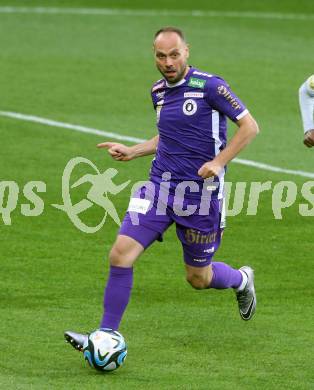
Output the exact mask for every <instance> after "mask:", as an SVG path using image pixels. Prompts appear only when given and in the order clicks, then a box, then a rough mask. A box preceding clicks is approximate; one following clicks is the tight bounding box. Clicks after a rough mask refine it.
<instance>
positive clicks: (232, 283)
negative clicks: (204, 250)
mask: <svg viewBox="0 0 314 390" xmlns="http://www.w3.org/2000/svg"><path fill="white" fill-rule="evenodd" d="M212 269H213V278H212V281H211V283H210V286H209V287H210V288H216V289H219V290H220V289H224V288H230V287H232V288H238V287H239V286H240V285H241V283H242V274H241V272H240V271H239V270H237V269H233V268H231V267H230V266H229V265H228V264H225V263H218V262H213V263H212Z"/></svg>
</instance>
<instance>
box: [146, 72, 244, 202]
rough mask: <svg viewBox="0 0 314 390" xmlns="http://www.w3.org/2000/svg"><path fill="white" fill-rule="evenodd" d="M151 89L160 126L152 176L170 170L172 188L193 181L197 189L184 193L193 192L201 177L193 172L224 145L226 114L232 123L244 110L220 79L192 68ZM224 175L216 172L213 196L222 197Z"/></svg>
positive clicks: (157, 176)
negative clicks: (173, 81) (217, 174)
mask: <svg viewBox="0 0 314 390" xmlns="http://www.w3.org/2000/svg"><path fill="white" fill-rule="evenodd" d="M151 94H152V100H153V105H154V108H155V110H156V113H157V126H158V131H159V143H158V148H157V152H156V156H155V159H154V160H153V162H152V168H151V172H150V177H151V180H152V181H154V182H157V183H160V182H161V181H162V177H161V176H162V174H163V173H164V172H170V173H171V188H175V186H176V184H177V183H178V182H181V181H191V180H193V181H195V182H197V183H198V184H199V187H200V192H199V193H197V192H196V193H190V194H187V196H191V197H198V196H200V195H201V191H202V186H203V182H204V180H203V179H202V178H201V177H200V176H198V174H197V172H198V170H199V169H200V167H201V166H202V165H203V164H204V163H205V162H207V161H211V160H213V159H214V158H215V156H217V154H219V153H220V151H221V150H223V149H224V148H225V146H226V142H227V117H228V118H230V119H231V120H232V121H235V122H236V121H237V120H239V119H241V118H242V117H243V116H244V115H246V114H247V113H248V111H247V109H246V108H245V106H244V104H243V103H242V102H241V101H240V100H239V98H238V97H237V96H236V95H235V94H234V93H233V92H232V91H231V90H230V87H229V85H228V84H227V83H226V82H225V81H224V80H223V79H222V78H220V77H218V76H215V75H211V74H208V73H204V72H201V71H199V70H198V69H195V68H193V67H191V68H190V70H189V72H188V73H187V75H186V76H185V78H184V79H182V80H181V81H179V82H178V83H176V84H168V83H167V81H166V80H164V79H162V80H159V81H157V82H156V83H155V84H154V86H153V88H152V92H151ZM224 174H225V169H224V170H223V171H222V172H221V173H220V175H219V176H218V177H215V179H214V182H215V183H217V184H216V187H217V189H216V190H215V191H214V192H213V193H212V198H217V197H218V198H221V197H222V196H223V183H224Z"/></svg>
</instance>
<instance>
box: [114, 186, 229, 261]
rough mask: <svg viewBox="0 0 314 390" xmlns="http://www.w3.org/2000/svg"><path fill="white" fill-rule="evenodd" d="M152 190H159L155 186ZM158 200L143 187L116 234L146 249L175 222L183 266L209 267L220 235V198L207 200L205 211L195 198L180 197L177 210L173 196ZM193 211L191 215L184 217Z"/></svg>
mask: <svg viewBox="0 0 314 390" xmlns="http://www.w3.org/2000/svg"><path fill="white" fill-rule="evenodd" d="M154 187H155V190H156V189H157V190H159V186H158V185H156V184H154ZM153 190H154V189H153ZM147 193H150V195H149V196H147ZM156 193H158V191H156ZM161 198H162V196H161V197H160V196H158V197H157V196H155V192H154V193H153V192H152V191H147V188H145V187H142V188H140V189H139V190H138V191H137V192H136V193H135V194H134V195H133V196H132V197H131V200H130V204H129V208H128V211H127V213H126V215H125V217H124V220H123V222H122V225H121V228H120V231H119V234H121V235H125V236H129V237H131V238H133V239H134V240H136V241H137V242H139V243H140V244H141V245H142V246H143V247H144V248H145V249H146V248H147V247H149V246H150V245H151V244H152V243H153V242H154V241H156V240H158V241H162V235H163V233H164V232H165V231H166V230H167V229H168V227H169V226H170V225H172V224H173V223H175V224H176V232H177V236H178V238H179V240H180V241H181V244H182V249H183V256H184V261H185V263H186V264H188V265H191V266H194V267H204V266H207V265H208V264H210V263H211V259H212V257H213V255H214V253H215V252H216V250H217V249H218V247H219V245H220V241H221V236H222V232H223V221H222V206H223V199H209V200H208V201H207V204H206V207H205V209H206V212H204V207H201V205H200V199H198V198H196V199H193V198H189V199H185V198H184V199H183V198H182V199H181V201H180V200H179V203H180V207H178V200H177V199H176V198H177V197H175V196H174V195H171V194H169V195H168V194H167V197H165V198H164V199H161ZM166 198H167V199H166ZM165 199H166V200H165ZM203 206H204V204H203ZM188 208H190V209H189V211H188V212H187V211H186V210H188ZM201 209H203V210H202V211H200V210H201ZM192 210H195V211H194V213H192V214H191V215H187V214H190V213H191V211H192ZM200 214H201V215H200ZM223 219H224V218H223Z"/></svg>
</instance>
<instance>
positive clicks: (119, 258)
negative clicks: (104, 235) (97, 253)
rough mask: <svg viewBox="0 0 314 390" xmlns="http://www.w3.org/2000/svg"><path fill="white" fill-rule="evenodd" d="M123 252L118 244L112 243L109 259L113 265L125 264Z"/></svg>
mask: <svg viewBox="0 0 314 390" xmlns="http://www.w3.org/2000/svg"><path fill="white" fill-rule="evenodd" d="M125 260H126V259H125V254H124V252H123V250H121V248H120V247H119V246H118V245H114V246H113V247H112V248H111V251H110V253H109V261H110V264H111V265H114V266H115V267H121V266H122V267H123V266H124V265H125V264H124V263H125Z"/></svg>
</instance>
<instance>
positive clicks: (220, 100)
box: [206, 77, 248, 122]
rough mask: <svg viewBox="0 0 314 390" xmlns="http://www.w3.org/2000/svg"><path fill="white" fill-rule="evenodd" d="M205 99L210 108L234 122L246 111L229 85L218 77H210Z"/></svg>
mask: <svg viewBox="0 0 314 390" xmlns="http://www.w3.org/2000/svg"><path fill="white" fill-rule="evenodd" d="M206 99H207V102H208V103H209V105H210V106H211V107H213V108H214V109H215V110H217V111H219V112H221V113H222V114H225V115H226V116H227V117H228V118H230V119H231V120H232V121H234V122H236V121H238V120H240V119H241V118H243V117H244V116H245V115H246V114H247V113H248V110H247V108H246V107H245V105H244V104H243V103H242V102H241V100H240V99H239V98H238V97H237V95H236V94H235V93H234V92H233V91H232V90H231V89H230V87H229V85H228V84H227V83H226V81H225V80H223V79H222V78H220V77H212V78H211V79H209V80H208V81H207V83H206Z"/></svg>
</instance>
